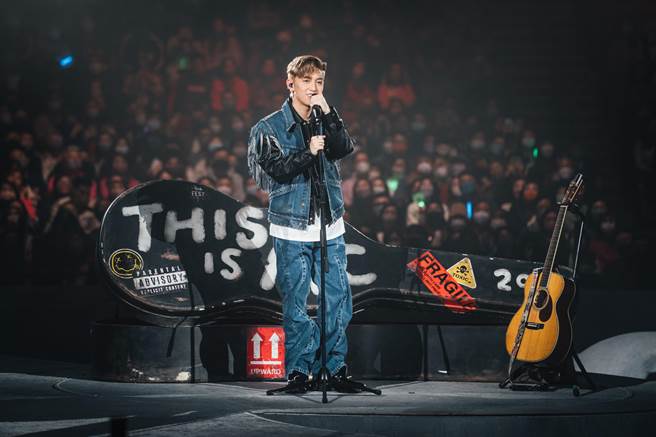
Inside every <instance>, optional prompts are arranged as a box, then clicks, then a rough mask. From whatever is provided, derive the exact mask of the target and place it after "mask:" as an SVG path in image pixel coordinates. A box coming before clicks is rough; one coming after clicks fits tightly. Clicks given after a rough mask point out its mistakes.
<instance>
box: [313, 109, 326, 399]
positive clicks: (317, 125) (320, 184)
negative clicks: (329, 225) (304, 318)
mask: <svg viewBox="0 0 656 437" xmlns="http://www.w3.org/2000/svg"><path fill="white" fill-rule="evenodd" d="M321 115H322V112H321V108H320V107H319V106H314V107H312V118H313V131H314V132H313V134H314V135H315V136H316V135H323V124H322V122H321ZM317 158H318V159H319V175H318V176H319V177H318V180H317V181H316V183H317V188H318V194H319V208H320V214H319V218H320V223H321V225H320V226H321V228H320V231H319V240H320V245H321V286H320V287H319V305H320V306H321V314H320V316H319V317H320V318H321V323H320V330H321V340H320V343H321V370H319V383H320V384H321V392H322V396H321V402H322V403H324V404H325V403H327V402H328V395H327V393H326V392H327V391H328V380H329V378H330V372H328V367H327V366H326V361H327V357H326V355H327V354H326V272H328V271H329V270H328V269H329V267H328V243H327V241H326V214H325V211H326V208H327V202H326V181H325V180H324V174H323V150H319V152H318V153H317Z"/></svg>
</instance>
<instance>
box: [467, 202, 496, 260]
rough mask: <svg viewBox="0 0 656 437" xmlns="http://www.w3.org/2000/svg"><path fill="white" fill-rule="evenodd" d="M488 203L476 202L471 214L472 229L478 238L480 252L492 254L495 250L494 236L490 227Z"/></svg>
mask: <svg viewBox="0 0 656 437" xmlns="http://www.w3.org/2000/svg"><path fill="white" fill-rule="evenodd" d="M490 218H491V214H490V204H489V203H487V202H478V203H477V204H476V206H475V207H474V214H473V215H472V221H473V229H474V232H475V233H476V237H477V238H478V246H479V248H480V250H481V253H482V254H492V253H494V250H495V238H494V233H493V232H492V229H491V228H490Z"/></svg>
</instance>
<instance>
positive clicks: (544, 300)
mask: <svg viewBox="0 0 656 437" xmlns="http://www.w3.org/2000/svg"><path fill="white" fill-rule="evenodd" d="M533 303H534V305H535V308H537V309H539V310H541V309H543V308H544V307H545V306H547V304H548V303H549V292H547V290H545V289H540V290H538V292H537V294H536V295H535V300H534V301H533Z"/></svg>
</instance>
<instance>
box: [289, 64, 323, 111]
mask: <svg viewBox="0 0 656 437" xmlns="http://www.w3.org/2000/svg"><path fill="white" fill-rule="evenodd" d="M325 75H326V73H325V72H324V71H321V70H317V69H314V70H313V71H312V72H311V73H308V74H306V75H305V76H302V77H293V78H288V79H287V88H288V89H289V90H290V91H291V93H292V99H293V100H294V101H296V102H298V103H300V104H302V105H304V106H307V107H308V108H309V107H310V97H312V96H313V95H315V94H323V85H324V78H325Z"/></svg>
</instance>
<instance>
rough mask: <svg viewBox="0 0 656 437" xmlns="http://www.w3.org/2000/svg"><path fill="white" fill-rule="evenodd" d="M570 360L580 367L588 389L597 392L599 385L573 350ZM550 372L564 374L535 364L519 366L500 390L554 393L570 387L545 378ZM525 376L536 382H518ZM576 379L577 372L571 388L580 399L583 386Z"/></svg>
mask: <svg viewBox="0 0 656 437" xmlns="http://www.w3.org/2000/svg"><path fill="white" fill-rule="evenodd" d="M570 358H571V359H573V361H574V362H576V364H577V365H578V366H579V370H580V372H581V375H582V376H583V378H584V379H585V381H586V382H587V384H588V385H587V388H589V389H590V390H592V391H597V389H598V387H597V384H595V382H594V381H593V379H592V377H591V376H590V374H589V373H588V371H587V370H586V369H585V367H584V366H583V363H582V362H581V359H580V358H579V355H578V354H577V353H576V352H575V351H574V350H573V349H572V352H571V353H570V354H569V356H568V357H567V358H566V359H565V362H567V361H568V360H569V359H570ZM572 367H573V363H572ZM549 371H551V372H557V373H556V374H558V373H562V372H558V371H557V370H556V369H554V368H552V367H547V366H538V365H536V364H534V363H524V364H522V365H520V366H518V367H517V368H516V369H514V370H513V371H512V373H511V374H510V376H509V377H508V378H506V379H505V380H504V381H503V382H500V383H499V388H506V387H508V388H509V389H510V390H513V391H553V390H556V389H558V388H560V387H565V386H568V385H569V384H559V383H553V382H550V381H549V380H548V379H546V378H545V376H547V375H545V373H546V372H549ZM523 374H526V375H528V378H530V379H531V380H534V381H536V382H522V381H517V379H518V378H519V377H521V376H522V375H523ZM559 376H560V375H559ZM576 377H577V374H576V372H572V379H571V381H572V383H571V385H569V386H570V387H571V389H572V395H574V396H575V397H578V396H580V394H581V385H580V384H577V381H576Z"/></svg>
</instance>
